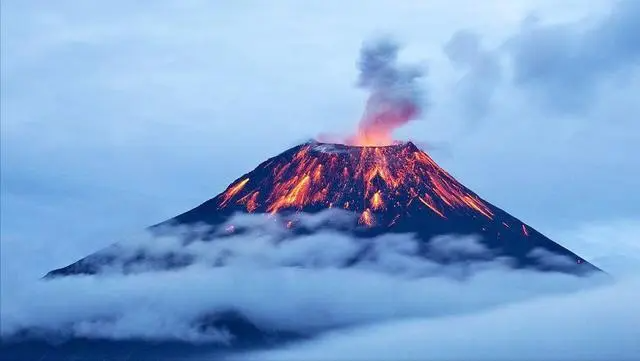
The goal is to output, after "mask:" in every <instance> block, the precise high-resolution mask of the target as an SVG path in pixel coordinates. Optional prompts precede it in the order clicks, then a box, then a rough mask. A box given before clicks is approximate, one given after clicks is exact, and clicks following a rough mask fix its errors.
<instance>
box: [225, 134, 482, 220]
mask: <svg viewBox="0 0 640 361" xmlns="http://www.w3.org/2000/svg"><path fill="white" fill-rule="evenodd" d="M289 157H290V158H289ZM262 171H263V172H264V174H265V176H264V178H263V179H261V180H260V181H259V182H256V181H254V180H253V177H251V178H249V177H248V176H247V177H243V178H242V179H239V180H238V181H236V182H235V183H234V184H232V185H230V186H229V188H227V190H226V191H225V192H224V193H222V194H221V195H220V197H219V200H218V202H219V203H218V207H219V208H221V209H222V208H227V207H240V209H242V210H244V211H246V212H249V213H254V212H265V213H277V212H279V211H281V210H287V209H290V210H298V211H300V210H302V209H305V208H307V207H317V208H318V209H325V208H333V207H334V205H335V207H337V208H343V209H345V210H349V211H354V212H357V213H359V214H360V215H361V217H360V223H361V224H362V225H365V226H373V225H375V224H378V222H376V221H375V219H376V218H377V216H378V215H379V214H381V213H389V212H390V213H391V215H392V216H393V217H395V216H401V215H403V214H404V213H405V212H407V211H408V209H409V207H410V206H411V204H414V205H415V206H418V207H426V208H427V209H428V211H429V212H433V213H435V214H436V215H437V216H438V217H441V218H447V214H448V213H450V212H459V211H463V212H471V213H472V214H474V215H478V216H481V217H485V218H486V219H489V220H491V219H492V218H493V212H492V211H491V209H490V208H489V206H488V205H487V204H485V203H484V202H483V201H482V200H481V199H480V198H478V197H477V196H476V195H475V194H473V193H471V192H470V191H469V190H467V189H466V188H464V187H463V186H462V185H461V184H460V183H458V182H457V181H456V180H455V179H454V178H453V177H452V176H451V175H449V174H448V173H447V172H445V171H444V170H443V169H442V168H440V167H439V166H438V165H437V164H436V163H435V162H434V161H433V160H432V159H431V158H430V157H429V156H428V155H427V154H426V153H424V152H423V151H421V150H419V149H418V148H416V147H415V145H413V144H412V143H404V144H398V145H394V146H385V147H349V146H343V145H329V144H307V145H304V146H301V147H298V148H297V149H296V150H295V152H292V153H290V154H289V155H287V159H286V160H285V159H281V161H280V162H274V161H269V162H266V163H265V164H264V169H263V170H262ZM393 217H392V218H393ZM396 219H397V217H396V218H394V219H389V220H388V221H389V222H394V221H395V220H396Z"/></svg>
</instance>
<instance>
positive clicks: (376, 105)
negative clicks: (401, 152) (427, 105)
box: [347, 39, 425, 145]
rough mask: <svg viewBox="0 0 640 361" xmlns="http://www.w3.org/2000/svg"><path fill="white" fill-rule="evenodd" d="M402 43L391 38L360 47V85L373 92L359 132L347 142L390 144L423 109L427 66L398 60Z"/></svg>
mask: <svg viewBox="0 0 640 361" xmlns="http://www.w3.org/2000/svg"><path fill="white" fill-rule="evenodd" d="M399 50H400V46H399V44H398V43H397V42H395V41H393V40H391V39H379V40H377V41H373V42H368V43H365V44H364V45H363V47H362V49H361V50H360V59H359V60H358V69H359V70H360V76H359V79H358V86H359V87H360V88H363V89H365V90H367V91H368V92H369V98H368V99H367V104H366V108H365V111H364V115H363V117H362V119H361V120H360V124H359V126H358V132H357V134H356V135H355V136H354V137H352V138H351V139H349V140H348V141H347V143H349V144H353V145H388V144H392V143H393V139H392V133H393V131H394V130H395V129H396V128H399V127H401V126H403V125H405V124H407V123H408V122H410V121H411V120H413V119H416V118H418V117H419V116H420V115H421V114H422V112H423V110H424V109H423V107H424V103H423V101H422V97H423V93H424V92H423V90H422V89H421V87H420V84H419V79H420V78H422V77H423V76H424V74H425V69H423V68H421V67H420V66H418V65H408V64H399V63H398V52H399Z"/></svg>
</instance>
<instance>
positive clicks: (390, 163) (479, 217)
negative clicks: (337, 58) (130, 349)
mask: <svg viewBox="0 0 640 361" xmlns="http://www.w3.org/2000/svg"><path fill="white" fill-rule="evenodd" d="M328 209H340V210H343V211H346V212H349V213H352V214H354V216H355V218H356V219H355V221H354V223H353V224H352V225H350V226H349V225H347V226H345V225H340V226H335V225H332V224H329V223H327V224H326V225H325V226H324V227H325V228H335V230H338V231H340V232H346V233H348V234H350V235H352V236H354V237H359V238H370V237H374V236H377V235H381V234H385V233H409V234H413V235H415V236H416V237H417V238H419V239H420V240H422V241H423V242H424V245H425V249H424V250H422V251H421V252H423V253H421V255H422V256H424V257H426V258H429V259H432V260H436V261H438V262H444V263H446V262H449V261H451V260H450V259H446V257H445V258H442V257H441V255H434V254H429V252H428V251H427V248H428V245H429V243H430V242H431V240H433V239H434V237H437V236H440V235H448V234H455V235H477V236H479V237H480V238H481V242H482V244H483V246H485V247H486V248H487V249H489V250H490V251H491V257H509V258H511V259H512V260H513V261H515V262H516V264H515V266H518V267H535V268H538V269H542V270H554V271H561V272H571V273H575V272H577V273H583V272H586V271H591V270H595V269H596V268H595V267H594V266H592V265H590V264H589V263H587V262H584V261H583V260H582V259H581V258H580V257H578V256H577V255H575V254H574V253H572V252H570V251H569V250H567V249H565V248H563V247H562V246H560V245H558V244H557V243H555V242H553V241H551V240H550V239H548V238H547V237H545V236H544V235H542V234H540V233H539V232H537V231H536V230H534V229H533V228H532V227H530V226H528V225H526V224H524V223H523V222H521V221H520V220H518V219H516V218H514V217H512V216H510V215H509V214H507V213H506V212H504V211H502V210H501V209H499V208H497V207H495V206H493V205H492V204H490V203H488V202H486V201H484V200H483V199H481V198H480V197H479V196H478V195H476V194H475V193H473V192H472V191H471V190H469V189H467V188H466V187H465V186H463V185H462V184H460V183H459V182H458V181H457V180H456V179H454V178H453V177H452V176H451V175H450V174H449V173H447V172H446V171H444V170H443V169H442V168H441V167H440V166H438V164H436V162H434V161H433V159H431V157H429V155H427V154H426V153H425V152H423V151H422V150H420V149H418V148H417V147H416V146H415V145H414V144H413V143H411V142H407V143H399V144H395V145H390V146H374V147H364V146H351V145H342V144H326V143H317V142H310V143H305V144H302V145H299V146H296V147H293V148H291V149H289V150H287V151H285V152H284V153H282V154H280V155H277V156H275V157H273V158H271V159H269V160H267V161H265V162H264V163H262V164H260V165H259V166H258V167H257V168H256V169H254V170H253V171H251V172H249V173H247V174H245V175H243V176H242V177H240V178H238V179H237V180H236V181H234V182H233V183H232V184H231V185H229V187H228V188H227V189H226V190H225V191H224V192H222V193H220V194H219V195H217V196H216V197H214V198H212V199H210V200H209V201H207V202H205V203H203V204H201V205H200V206H198V207H196V208H194V209H192V210H190V211H188V212H185V213H183V214H181V215H178V216H177V217H175V218H172V219H170V220H168V221H166V222H163V223H160V224H158V225H156V226H154V227H152V228H151V229H152V230H161V229H164V228H165V227H166V226H171V227H173V226H188V227H191V226H193V227H195V228H198V227H197V226H199V225H202V224H206V225H208V226H210V227H211V229H212V231H211V233H210V234H211V238H213V239H212V240H211V241H214V242H215V238H216V237H217V236H216V234H217V235H220V234H221V232H220V231H221V230H223V232H222V233H224V234H229V233H234V232H240V231H241V229H239V228H236V227H234V225H233V224H228V221H229V220H230V219H231V218H232V216H233V215H234V214H237V213H253V214H265V215H266V216H268V217H272V218H273V221H274V222H280V223H281V226H282V227H283V228H285V227H286V228H288V229H289V231H290V232H291V234H292V236H293V237H294V238H295V235H296V234H299V235H304V234H308V233H309V232H313V231H315V230H311V229H309V228H308V227H307V226H306V225H305V224H304V223H302V222H298V215H299V214H301V213H304V214H309V213H318V212H321V211H325V210H328ZM316 230H317V229H316ZM292 241H295V239H294V240H292ZM545 255H552V256H553V257H555V258H554V259H555V260H558V259H563V260H564V261H563V262H560V263H558V262H555V263H554V262H548V259H544V257H542V256H545ZM486 256H487V255H483V257H486ZM109 257H112V256H109ZM109 257H107V258H105V257H101V256H100V252H98V253H96V254H94V255H92V256H89V257H87V258H85V259H83V260H80V261H78V262H76V263H74V264H72V265H70V266H67V267H65V268H61V269H58V270H55V271H52V272H51V273H50V274H49V275H50V276H56V275H65V274H74V273H96V272H98V271H97V270H99V268H100V267H96V264H97V263H100V264H104V263H105V262H107V263H108V262H110V261H109V259H110V258H109ZM457 261H460V259H457ZM463 261H465V262H466V261H472V259H464V260H463Z"/></svg>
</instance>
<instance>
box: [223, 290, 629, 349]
mask: <svg viewBox="0 0 640 361" xmlns="http://www.w3.org/2000/svg"><path fill="white" fill-rule="evenodd" d="M639 294H640V279H637V278H635V279H628V280H625V281H621V282H619V283H616V284H614V285H610V286H607V287H604V288H600V289H596V290H588V291H581V292H576V293H573V294H569V295H563V296H554V297H547V298H543V299H538V300H535V301H530V302H526V303H520V304H513V305H507V306H502V307H498V308H494V309H492V310H488V311H484V312H479V313H476V314H472V315H463V316H452V317H443V318H437V319H426V318H416V319H411V320H405V321H394V322H389V323H386V324H379V325H372V326H365V327H361V328H357V329H353V330H349V331H341V332H335V333H332V334H329V335H326V336H324V337H322V338H321V339H320V340H315V341H312V342H309V343H306V344H303V345H297V346H294V347H291V348H289V349H286V350H278V351H275V352H269V353H259V354H249V355H243V356H242V357H235V358H234V359H236V360H240V359H241V360H319V359H327V360H328V359H330V360H486V361H494V360H505V361H507V360H509V361H517V360H523V361H524V360H549V361H551V360H553V361H559V360H603V361H604V360H635V359H637V358H638V355H640V344H638V342H637V334H636V331H637V325H638V324H640V305H639V304H638V302H637V298H638V295H639Z"/></svg>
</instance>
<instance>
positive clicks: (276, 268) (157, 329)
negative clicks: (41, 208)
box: [0, 216, 606, 343]
mask: <svg viewBox="0 0 640 361" xmlns="http://www.w3.org/2000/svg"><path fill="white" fill-rule="evenodd" d="M242 218H243V219H244V225H251V229H250V231H249V232H248V233H244V234H242V235H237V236H229V237H225V238H221V239H217V240H215V241H200V240H196V241H192V242H191V243H190V244H188V245H184V244H183V242H182V241H181V240H180V239H178V238H173V237H171V236H164V237H161V238H149V237H147V238H140V239H138V240H137V241H135V242H123V243H122V244H120V245H118V246H114V247H112V248H111V249H109V252H112V253H113V254H114V255H118V256H119V257H121V259H132V258H136V257H138V256H139V255H141V254H144V255H145V258H146V259H162V258H163V257H165V256H166V255H169V254H171V255H172V256H174V259H175V258H176V257H177V256H176V255H181V254H182V255H188V256H189V257H191V264H190V265H189V266H187V267H184V268H181V269H174V270H169V271H166V270H161V269H158V268H157V267H155V265H154V263H153V262H146V263H139V264H128V265H125V264H124V263H118V262H115V263H112V264H111V265H110V267H105V268H103V270H102V272H101V273H100V274H99V275H95V276H69V277H61V278H55V279H52V280H47V281H32V282H25V283H23V284H20V285H14V287H12V288H11V289H9V290H8V292H4V291H3V293H2V299H1V301H2V305H3V307H2V310H1V311H0V312H1V313H0V320H1V321H2V322H1V325H2V329H1V332H2V335H3V337H11V336H12V335H15V334H16V333H19V332H21V331H24V330H28V329H36V330H39V332H44V333H62V335H63V336H64V335H66V336H85V337H90V338H109V339H147V340H187V341H194V342H195V341H211V342H221V343H224V342H228V341H229V340H230V337H231V338H233V337H234V336H237V337H242V335H229V332H228V330H226V329H223V328H218V329H216V328H202V320H203V319H204V318H205V317H206V316H210V315H216V314H223V313H225V312H236V313H238V314H240V315H241V316H242V317H244V318H246V319H248V320H250V322H251V323H253V324H254V325H256V326H257V327H258V328H260V329H262V330H277V331H281V332H294V333H296V334H314V333H317V332H321V331H326V330H331V329H335V328H340V327H346V326H354V325H361V324H368V323H372V322H380V321H384V320H391V319H402V318H411V317H441V316H444V315H455V314H467V313H471V312H476V311H479V310H486V309H490V308H494V307H498V306H500V305H504V304H507V303H512V302H519V301H524V300H527V299H530V298H536V297H541V296H543V295H548V294H558V293H559V294H562V293H567V292H572V291H577V290H580V289H585V288H589V287H594V286H598V285H602V284H605V283H606V278H601V277H595V276H594V277H591V278H581V277H576V276H571V275H562V274H545V273H537V272H534V271H527V270H514V269H510V267H509V263H508V262H502V261H501V260H496V261H486V262H478V263H473V264H467V263H458V264H453V265H450V266H438V265H436V264H433V263H431V262H429V261H427V260H424V259H422V258H420V257H416V256H415V251H416V249H417V247H418V244H417V243H416V241H415V240H414V239H413V238H412V237H411V236H409V235H388V236H381V237H378V238H375V239H371V240H363V239H354V238H349V237H347V236H345V235H340V234H335V233H332V232H318V233H316V234H313V235H310V236H303V237H300V238H295V239H290V240H287V239H282V237H281V236H282V232H286V229H284V230H283V229H282V227H279V226H278V227H277V226H275V223H274V222H273V221H272V220H269V219H268V218H264V217H260V216H253V217H246V216H245V217H242ZM241 221H242V220H241V219H236V220H234V224H236V225H238V226H241V225H242V222H241ZM306 222H307V223H309V224H313V223H314V222H316V223H317V222H318V220H317V218H314V217H310V218H308V219H307V220H306ZM365 243H366V244H365ZM431 247H434V248H437V249H436V250H437V251H439V252H440V253H441V254H442V255H446V256H448V257H454V258H455V257H457V256H459V255H460V254H461V253H463V254H469V252H472V253H473V254H474V255H477V254H478V253H483V252H485V250H483V249H482V247H481V246H480V244H479V243H477V242H475V240H474V239H473V238H456V237H443V238H441V239H440V241H439V242H433V244H432V245H431ZM363 249H368V251H367V254H366V255H364V256H363V255H362V250H363ZM356 254H359V255H360V256H361V257H360V258H359V261H358V262H357V263H355V264H351V265H349V266H348V267H347V266H346V263H347V261H348V260H349V259H352V258H353V257H354V255H356ZM301 315H304V317H301Z"/></svg>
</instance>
